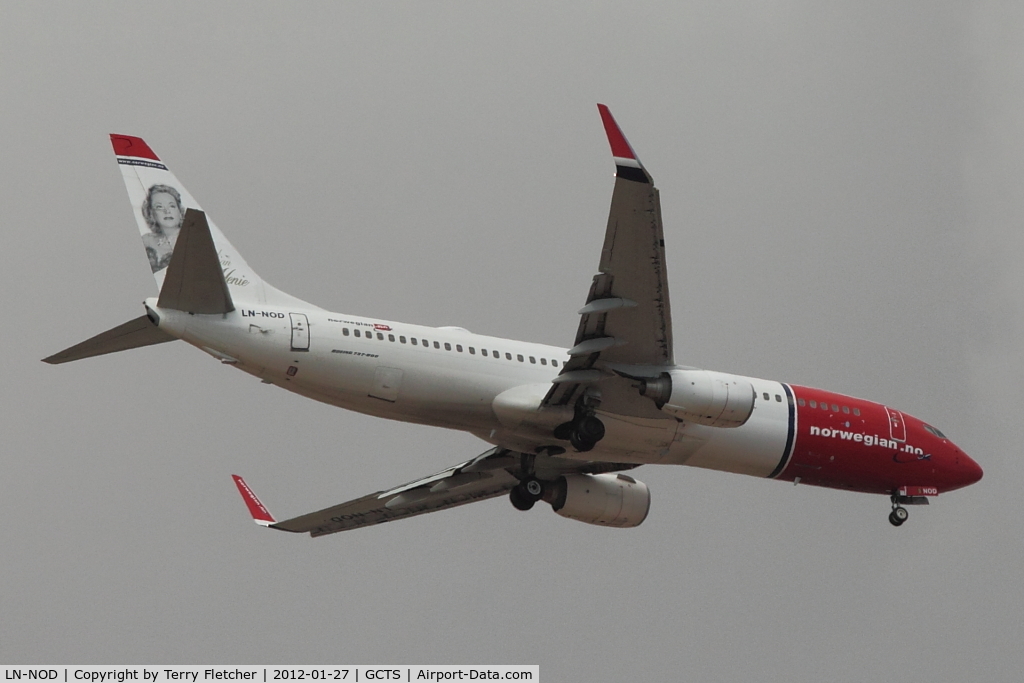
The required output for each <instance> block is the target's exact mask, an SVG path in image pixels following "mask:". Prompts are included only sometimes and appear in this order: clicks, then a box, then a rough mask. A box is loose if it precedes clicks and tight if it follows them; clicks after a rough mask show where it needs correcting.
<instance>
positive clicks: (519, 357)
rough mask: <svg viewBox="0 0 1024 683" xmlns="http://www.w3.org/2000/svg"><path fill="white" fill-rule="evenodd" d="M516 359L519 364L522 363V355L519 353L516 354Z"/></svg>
mask: <svg viewBox="0 0 1024 683" xmlns="http://www.w3.org/2000/svg"><path fill="white" fill-rule="evenodd" d="M516 358H517V359H518V360H519V362H520V363H522V362H523V354H521V353H517V354H516Z"/></svg>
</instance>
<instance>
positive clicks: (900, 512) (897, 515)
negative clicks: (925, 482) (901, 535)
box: [889, 505, 910, 526]
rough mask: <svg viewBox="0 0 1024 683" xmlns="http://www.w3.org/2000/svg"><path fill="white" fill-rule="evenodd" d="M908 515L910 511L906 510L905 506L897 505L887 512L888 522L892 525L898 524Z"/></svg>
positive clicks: (905, 519)
mask: <svg viewBox="0 0 1024 683" xmlns="http://www.w3.org/2000/svg"><path fill="white" fill-rule="evenodd" d="M908 517H910V513H909V512H907V508H905V507H901V506H899V505H897V506H896V507H894V508H893V509H892V512H890V513H889V523H890V524H892V525H893V526H899V525H901V524H903V522H905V521H907V518H908Z"/></svg>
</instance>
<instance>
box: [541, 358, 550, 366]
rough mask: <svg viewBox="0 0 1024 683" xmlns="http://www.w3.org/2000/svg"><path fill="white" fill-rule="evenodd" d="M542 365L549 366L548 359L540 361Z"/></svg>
mask: <svg viewBox="0 0 1024 683" xmlns="http://www.w3.org/2000/svg"><path fill="white" fill-rule="evenodd" d="M540 364H541V365H547V364H548V359H547V358H541V359H540Z"/></svg>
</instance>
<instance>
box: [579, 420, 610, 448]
mask: <svg viewBox="0 0 1024 683" xmlns="http://www.w3.org/2000/svg"><path fill="white" fill-rule="evenodd" d="M576 434H577V435H578V436H579V438H580V440H582V441H589V442H590V443H597V442H598V441H600V440H601V439H603V438H604V423H603V422H601V420H600V419H599V418H598V417H597V416H595V415H586V416H584V417H583V418H582V419H581V420H580V421H579V423H578V424H577V425H576Z"/></svg>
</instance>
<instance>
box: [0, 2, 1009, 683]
mask: <svg viewBox="0 0 1024 683" xmlns="http://www.w3.org/2000/svg"><path fill="white" fill-rule="evenodd" d="M1022 48H1024V8H1022V7H1021V6H1020V5H1019V3H1018V4H1016V5H1014V4H1011V3H1001V2H994V1H993V2H975V3H962V2H934V1H931V2H902V3H893V2H873V1H868V2H853V3H851V2H842V3H838V2H835V3H834V2H821V1H815V2H782V1H771V0H769V1H766V2H749V1H748V2H730V1H725V2H723V1H722V0H716V1H714V2H686V3H679V2H665V3H644V2H634V3H628V4H624V3H602V2H593V1H588V2H563V3H557V4H553V3H532V2H519V3H512V5H511V6H510V7H509V8H507V9H502V10H498V9H492V8H491V4H490V3H462V4H452V3H448V4H441V3H333V2H332V3H327V2H325V3H305V4H301V5H299V4H297V3H272V2H256V3H246V4H241V3H237V4H234V3H232V4H223V3H203V4H199V3H194V4H193V3H187V4H186V3H181V4H177V3H166V2H161V3H151V4H146V3H138V2H123V3H115V2H105V3H102V4H96V3H53V4H50V3H43V2H37V3H31V4H29V3H20V4H15V3H4V5H3V10H2V17H0V219H2V229H3V232H2V234H3V237H2V240H3V241H2V249H0V287H2V292H3V294H2V297H0V306H2V308H0V312H2V314H3V320H4V322H5V325H6V332H5V333H4V334H3V335H2V336H0V356H2V358H3V359H4V360H3V367H4V370H3V372H2V374H0V377H2V380H3V389H2V391H3V393H2V396H3V398H4V400H3V410H2V411H0V434H2V438H3V447H2V450H0V463H2V467H0V515H2V518H3V521H4V523H3V525H2V528H0V615H2V617H0V662H3V663H83V664H105V663H150V664H153V663H191V662H195V663H266V664H283V663H348V664H360V663H495V664H497V663H509V664H511V663H537V664H540V667H541V668H540V670H541V674H542V677H543V680H545V681H621V680H669V679H680V678H682V679H685V680H692V681H737V680H787V681H799V682H802V681H822V680H829V681H864V680H882V679H889V678H894V677H899V678H900V679H901V680H928V681H933V682H935V681H963V680H990V681H997V680H1016V679H1017V678H1018V677H1019V674H1020V671H1021V670H1022V669H1024V651H1022V650H1021V648H1020V643H1021V641H1022V630H1024V623H1022V622H1024V617H1022V615H1024V591H1021V590H1020V578H1021V576H1020V573H1021V569H1020V568H1021V567H1022V566H1024V539H1022V529H1024V502H1022V496H1021V484H1022V482H1024V458H1022V453H1021V451H1022V445H1021V444H1022V441H1024V439H1022V427H1021V419H1020V416H1021V414H1022V412H1024V390H1022V387H1024V363H1022V360H1021V349H1022V342H1024V269H1022V267H1021V254H1022V253H1024V237H1022V230H1021V228H1022V225H1024V193H1022V190H1021V188H1024V163H1022V161H1021V160H1022V159H1024V126H1022V121H1024V51H1022ZM596 102H604V103H606V104H608V105H609V106H610V107H611V109H612V111H613V112H614V114H615V116H616V117H617V119H618V121H619V123H620V125H621V126H622V128H623V130H624V131H625V132H626V135H627V136H628V137H629V139H630V141H631V142H632V144H633V146H634V148H635V149H636V150H637V152H638V154H639V155H640V157H641V158H642V159H643V160H644V163H645V165H646V166H647V168H648V169H649V170H650V172H651V173H652V175H653V176H654V178H655V181H656V183H657V185H658V187H659V188H660V189H661V193H662V207H663V215H664V222H665V241H666V246H667V248H668V268H669V278H670V282H671V286H672V303H673V309H674V310H673V320H674V322H675V340H676V345H677V346H676V358H677V359H678V361H679V362H681V363H685V364H689V365H698V366H703V367H708V368H712V369H716V370H723V371H729V372H736V373H742V374H749V375H754V376H759V377H765V378H770V379H778V380H781V381H787V382H793V383H798V384H806V385H811V386H818V387H822V388H827V389H832V390H835V391H840V392H844V393H847V394H852V395H855V396H860V397H864V398H870V399H874V400H877V401H880V402H883V403H886V404H888V405H891V406H894V407H896V408H898V409H900V410H904V411H906V412H908V413H910V414H913V415H915V416H918V417H920V418H922V419H924V420H927V421H928V422H931V423H933V424H935V425H936V426H938V427H939V428H940V429H942V430H943V431H944V432H946V433H947V434H948V435H950V437H951V438H952V439H953V440H954V441H955V442H956V443H957V444H958V445H960V446H961V447H962V448H963V449H964V450H965V451H966V452H967V453H969V454H970V455H971V456H972V457H974V458H975V459H976V460H977V461H978V462H979V463H980V464H981V465H982V467H983V468H984V469H985V478H984V479H983V480H982V481H981V482H980V483H979V484H978V485H976V486H973V487H970V488H968V489H965V490H962V491H958V492H955V493H952V494H949V495H943V496H940V497H939V498H938V499H936V500H935V501H933V505H931V506H929V507H928V508H912V509H911V516H910V520H909V522H908V523H907V524H906V525H904V526H903V527H902V528H900V529H895V528H893V527H891V526H890V525H889V523H888V522H887V521H886V516H887V515H888V512H889V502H888V500H887V499H886V498H884V497H881V496H878V497H875V496H867V495H861V494H852V493H846V492H839V491H831V490H824V489H814V488H811V487H804V486H796V487H794V486H792V485H790V484H783V483H779V482H773V481H760V480H757V479H753V478H747V477H742V476H739V475H730V474H722V473H716V472H706V471H701V470H694V469H689V468H669V467H661V468H659V467H653V466H648V467H644V468H641V469H640V470H638V471H636V475H637V476H638V477H640V478H641V479H643V480H644V481H645V482H647V483H648V484H649V485H650V487H651V489H652V491H653V496H654V502H653V506H652V509H651V514H650V517H649V518H648V519H647V521H646V522H645V523H644V524H643V526H641V527H639V528H636V529H631V530H616V529H603V528H598V527H593V526H588V525H585V524H580V523H577V522H573V521H570V520H567V519H563V518H561V517H559V516H557V515H555V514H553V513H552V512H551V510H550V509H548V507H547V506H538V507H537V508H536V509H535V510H533V511H531V512H530V513H519V512H517V511H516V510H514V509H513V508H512V506H511V505H510V504H509V503H508V501H507V500H504V499H498V500H493V501H489V502H485V503H480V504H475V505H472V506H467V507H462V508H459V509H457V510H453V511H448V512H442V513H438V514H434V515H427V516H422V517H418V518H416V519H412V520H408V521H401V522H397V523H392V524H385V525H383V526H379V527H373V528H370V529H363V530H356V531H351V532H346V533H343V534H338V535H333V536H329V537H326V538H322V539H316V540H311V539H309V538H308V537H306V536H293V535H289V534H284V533H276V532H273V531H268V530H264V529H261V528H259V527H257V526H256V525H254V524H252V522H251V521H250V520H249V517H248V515H247V512H246V510H245V507H244V505H243V503H242V501H241V500H240V499H239V497H238V494H237V492H236V491H235V488H234V486H233V484H232V482H231V479H230V476H229V475H230V474H232V473H238V474H242V475H244V476H245V477H246V479H247V481H248V482H249V483H250V484H251V485H252V487H253V488H254V489H255V490H256V491H257V492H259V494H260V495H261V497H262V499H263V501H264V502H265V503H266V504H267V505H268V507H270V509H271V510H272V511H273V512H274V513H275V514H276V515H277V516H278V517H289V516H292V515H296V514H300V513H304V512H308V511H311V510H315V509H319V508H321V507H326V506H327V505H331V504H335V503H339V502H342V501H345V500H348V499H351V498H355V497H358V496H361V495H364V494H366V493H369V492H371V491H375V490H378V489H381V488H386V487H389V486H392V485H397V484H400V483H403V482H405V481H408V480H411V479H413V478H416V477H418V476H420V475H425V474H429V473H432V472H434V471H437V470H439V469H441V468H443V467H446V466H448V465H451V464H455V463H457V462H461V461H463V460H465V459H467V458H469V457H472V456H474V455H476V454H477V453H480V452H482V451H483V450H484V449H485V447H486V446H485V444H483V443H481V442H479V441H478V440H476V439H474V438H473V437H471V436H468V435H465V434H461V433H456V432H449V431H444V430H438V429H430V428H426V427H418V426H410V425H403V424H398V423H391V422H387V421H383V420H377V419H373V418H370V417H366V416H361V415H356V414H352V413H347V412H343V411H341V410H338V409H336V408H331V407H327V406H324V405H321V404H318V403H314V402H312V401H310V400H308V399H304V398H301V397H298V396H295V395H292V394H288V393H286V392H284V391H281V390H279V389H276V388H272V387H269V386H265V385H261V384H260V383H259V381H258V380H256V379H255V378H253V377H251V376H248V375H245V374H243V373H240V372H238V371H235V370H232V369H230V368H228V367H225V366H222V365H220V364H218V363H217V362H216V361H215V360H213V359H211V358H209V357H207V356H206V355H204V354H202V353H200V352H198V351H196V350H195V349H193V348H191V347H189V346H187V345H186V344H183V343H182V344H178V343H174V344H166V345H161V346H157V347H151V348H146V349H140V350H134V351H130V352H127V353H123V354H115V355H111V356H106V357H102V358H96V359H90V360H85V361H81V362H78V363H73V364H70V365H66V366H59V367H51V366H47V365H44V364H43V363H40V362H39V360H38V359H40V358H42V357H44V356H48V355H50V354H52V353H54V352H56V351H59V350H61V349H63V348H65V347H67V346H70V345H71V344H74V343H76V342H78V341H81V340H83V339H85V338H86V337H89V336H91V335H93V334H96V333H98V332H100V331H103V330H105V329H108V328H110V327H113V326H114V325H117V324H119V323H121V322H124V321H126V320H128V319H130V318H134V317H136V316H138V315H140V314H141V313H142V308H141V305H140V304H141V301H142V300H143V299H144V298H145V297H148V296H154V295H155V294H156V291H155V289H154V285H153V279H152V277H151V275H150V271H149V267H148V263H147V261H146V258H145V255H144V252H143V250H142V248H141V246H140V244H139V240H138V233H137V228H136V224H135V220H134V218H133V216H132V211H131V208H130V206H129V204H128V199H127V195H126V192H125V190H124V187H123V183H122V180H121V174H120V172H119V171H118V168H117V165H116V163H115V162H114V159H113V156H112V151H111V148H110V143H109V140H108V137H107V135H108V134H109V133H124V134H130V135H138V136H141V137H143V138H145V139H146V141H147V142H148V143H149V144H150V146H152V148H153V149H154V150H155V151H156V153H157V154H158V155H159V156H160V157H161V158H162V159H163V160H164V161H166V162H167V163H168V165H169V166H170V167H171V169H172V170H173V171H174V172H175V174H176V175H177V176H178V178H179V179H180V180H181V182H182V183H183V184H184V185H185V186H186V187H188V188H189V190H190V192H191V193H192V194H193V195H194V196H195V197H196V198H197V200H198V201H200V202H201V203H202V205H203V207H204V209H206V211H207V212H208V213H210V214H211V215H212V216H213V217H214V218H215V220H216V222H217V224H218V226H219V227H220V228H221V229H222V230H223V231H224V232H225V233H226V234H227V235H228V237H229V238H230V240H231V241H232V243H233V244H234V245H235V246H236V247H237V248H238V249H239V250H240V251H241V252H242V253H243V254H244V256H245V258H246V260H247V261H248V262H249V264H250V265H251V266H252V267H253V268H254V269H255V270H257V271H258V272H259V273H260V274H261V275H262V276H263V277H264V278H265V279H266V280H268V281H269V282H271V283H273V284H274V285H275V286H277V287H279V288H281V289H283V290H285V291H288V292H290V293H292V294H295V295H297V296H299V297H302V298H304V299H307V300H309V301H311V302H314V303H316V304H318V305H321V306H323V307H325V308H328V309H331V310H335V311H343V312H348V313H352V314H359V315H372V316H375V317H378V318H382V319H392V320H403V321H407V322H412V323H418V324H425V325H460V326H463V327H467V328H469V329H471V330H473V331H475V332H479V333H484V334H492V335H498V336H505V337H515V338H519V339H524V340H530V341H538V342H544V343H550V344H557V345H562V346H569V345H571V342H572V339H573V334H574V333H575V329H576V324H577V320H578V318H577V316H576V314H575V311H576V310H577V309H578V308H579V307H580V306H581V305H582V303H583V301H584V299H585V296H586V292H587V289H588V287H589V284H590V279H591V276H592V275H593V273H594V271H595V269H596V267H597V262H598V257H599V253H600V248H601V243H602V239H603V231H604V225H605V221H606V218H607V210H608V203H609V199H610V194H611V188H612V175H613V172H614V166H613V164H612V161H611V159H610V155H609V150H608V146H607V143H606V141H605V137H604V133H603V130H602V127H601V122H600V118H599V116H598V113H597V109H596V107H595V106H594V105H595V103H596ZM641 672H642V673H643V675H641ZM658 676H661V677H660V678H659V677H658Z"/></svg>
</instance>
